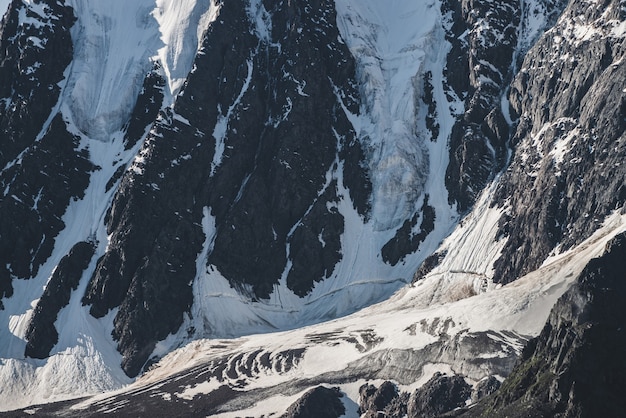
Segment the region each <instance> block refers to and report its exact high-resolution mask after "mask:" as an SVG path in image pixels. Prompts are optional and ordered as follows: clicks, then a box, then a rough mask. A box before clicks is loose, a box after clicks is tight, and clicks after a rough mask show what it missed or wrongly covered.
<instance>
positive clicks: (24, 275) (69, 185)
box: [0, 2, 93, 309]
mask: <svg viewBox="0 0 626 418" xmlns="http://www.w3.org/2000/svg"><path fill="white" fill-rule="evenodd" d="M38 3H45V4H47V2H38ZM26 9H27V7H26V5H24V4H22V3H20V2H13V4H12V5H11V7H10V8H9V11H8V12H7V14H6V15H5V16H4V20H3V21H2V25H0V44H1V45H2V47H1V48H0V143H1V144H2V145H1V146H0V167H1V168H2V170H1V171H0V189H1V190H2V194H1V195H0V238H1V239H0V299H1V298H4V297H10V296H12V295H13V285H12V281H13V279H15V278H20V279H29V278H31V277H33V276H34V275H36V274H37V272H38V270H39V268H40V266H41V265H42V264H43V263H44V262H45V261H46V260H47V258H48V257H49V256H50V255H51V253H52V250H53V246H54V240H55V237H56V235H57V234H58V233H59V231H61V229H63V228H64V226H65V225H64V223H63V222H62V221H61V217H62V216H63V214H64V212H65V209H66V207H67V205H68V204H69V202H70V199H71V198H72V197H74V198H76V197H80V196H81V195H82V193H83V192H84V190H85V188H86V187H87V185H88V181H89V174H88V173H89V172H90V171H91V170H92V169H93V167H92V166H91V164H90V163H89V162H88V161H87V155H86V152H84V151H78V150H77V146H78V142H77V139H76V138H74V137H73V136H72V135H70V134H69V133H68V132H67V130H66V129H65V125H64V122H63V121H62V120H61V118H60V116H57V117H55V118H54V119H53V120H52V123H50V125H49V126H46V125H45V124H46V121H47V120H48V119H49V118H51V117H53V116H54V112H53V107H54V105H55V104H56V102H57V100H58V98H59V94H60V92H61V87H60V86H59V83H61V82H62V80H63V72H64V71H65V68H66V67H67V66H68V65H69V63H70V62H71V59H72V40H71V37H70V33H69V30H70V27H71V26H72V25H73V23H74V20H75V18H74V15H73V13H72V9H71V8H69V7H66V6H64V5H62V3H57V2H50V4H47V9H46V10H47V13H45V14H44V15H39V14H35V13H31V12H28V11H26ZM20 13H25V14H26V16H27V17H28V18H30V20H29V22H30V23H28V24H24V25H18V23H19V15H20ZM40 42H41V43H40ZM42 44H43V45H42ZM44 46H45V47H44ZM42 130H43V131H42ZM40 134H41V137H40V140H39V141H38V142H37V138H38V136H39V135H40ZM20 155H21V160H20V161H19V163H17V162H16V161H15V160H16V158H18V156H20ZM2 308H3V303H2V301H1V300H0V309H2Z"/></svg>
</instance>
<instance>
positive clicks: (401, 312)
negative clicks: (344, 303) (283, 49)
mask: <svg viewBox="0 0 626 418" xmlns="http://www.w3.org/2000/svg"><path fill="white" fill-rule="evenodd" d="M483 201H485V200H483ZM495 218H496V217H495V216H494V211H493V210H491V209H488V208H487V207H486V206H484V205H483V206H480V207H479V209H478V210H477V211H476V212H474V213H473V214H472V215H471V216H470V219H469V220H468V222H467V223H466V224H464V225H463V226H461V227H460V228H458V229H457V231H456V232H455V233H454V234H453V235H452V236H451V237H450V238H449V239H448V240H446V243H445V244H444V246H445V245H448V244H452V243H453V241H455V242H458V243H459V245H458V248H457V253H456V254H455V255H454V256H452V257H448V258H446V259H445V260H444V262H443V263H442V265H440V266H439V267H438V268H437V269H435V270H433V272H432V273H431V274H429V275H427V277H426V278H425V279H424V280H422V281H420V282H418V283H417V284H416V285H415V286H407V287H405V288H403V289H402V290H401V291H399V292H398V293H396V294H395V295H394V296H393V297H392V298H390V299H389V300H387V301H385V302H382V303H380V304H377V305H373V306H370V307H368V308H366V309H363V310H362V311H360V312H357V313H355V314H353V315H350V316H347V317H344V318H340V319H336V320H333V321H329V322H326V323H323V324H317V325H313V326H309V327H304V328H300V329H297V330H293V331H286V332H280V333H270V334H259V335H250V336H247V337H242V338H237V339H230V340H225V339H220V340H215V339H214V340H196V341H193V342H191V343H189V344H187V345H185V346H184V347H182V348H180V349H178V350H175V351H173V352H171V353H170V354H168V355H167V356H165V357H164V358H163V359H162V360H161V361H160V362H159V363H158V364H157V365H156V367H154V368H153V369H151V370H150V371H149V372H148V373H146V374H145V375H144V376H142V377H141V378H140V379H138V380H137V381H136V382H135V383H133V384H132V385H130V386H129V387H128V388H125V389H123V390H122V391H119V392H116V394H118V395H119V394H123V393H124V392H126V391H128V392H131V391H140V390H144V389H146V388H148V387H150V386H151V385H154V384H157V383H159V382H164V381H167V380H168V379H169V378H171V377H172V376H173V375H174V374H176V373H179V372H181V371H183V370H182V369H181V365H185V367H188V368H192V367H195V366H198V365H202V364H207V363H209V362H210V361H211V360H217V359H220V358H223V357H224V356H228V357H229V358H231V359H232V361H235V359H236V358H238V359H239V360H238V361H241V362H242V363H245V362H246V361H247V360H246V358H247V356H248V355H249V354H251V353H254V352H258V351H259V350H261V351H262V352H267V353H270V358H272V357H273V354H275V353H279V352H281V351H283V350H288V349H295V348H305V349H306V351H305V354H304V357H303V358H302V359H301V360H300V361H299V362H296V363H295V364H294V365H293V368H291V369H290V370H289V371H287V372H284V371H280V370H276V369H271V370H269V369H264V370H263V369H262V371H260V372H258V373H253V375H252V376H244V374H240V375H238V376H237V377H236V378H232V379H230V380H229V379H228V378H227V379H226V381H219V380H218V379H216V378H214V377H211V378H207V380H206V381H204V382H202V383H199V384H197V385H195V386H191V387H186V388H184V389H183V390H181V392H178V393H176V394H174V396H177V397H180V398H183V399H188V398H189V397H190V396H193V395H194V394H199V393H207V394H208V393H211V392H212V391H213V390H215V389H217V388H218V387H219V386H221V385H224V384H229V383H232V384H233V385H235V384H241V383H242V381H245V385H246V386H245V387H246V389H255V388H270V387H273V386H276V385H279V384H287V383H289V382H293V381H298V380H305V379H308V378H314V377H315V376H320V375H322V374H324V373H333V372H338V371H345V372H346V373H345V375H347V376H350V375H353V374H354V373H351V369H350V367H351V363H353V362H355V361H358V360H359V359H362V358H364V357H365V356H367V355H371V354H372V352H375V353H378V357H379V358H381V359H384V360H382V361H383V362H384V364H389V365H390V367H395V366H394V364H395V363H394V362H398V361H400V362H401V361H402V355H401V354H394V353H398V350H416V349H420V348H423V347H425V346H426V345H428V344H430V343H432V342H434V341H437V340H438V339H439V338H440V337H441V333H442V332H443V333H445V334H447V335H449V336H454V335H459V334H461V333H464V332H468V331H469V332H481V331H489V330H491V331H496V332H498V331H512V332H514V333H516V334H518V335H526V336H536V335H538V334H539V332H540V331H541V329H542V328H543V326H544V324H545V321H546V320H547V317H548V315H549V312H550V310H551V308H552V307H553V305H554V303H555V302H556V300H557V299H558V298H559V297H560V296H561V295H562V294H563V293H564V292H565V291H566V290H567V289H568V287H569V285H570V284H571V283H572V282H573V281H574V280H576V278H577V276H578V275H579V274H580V272H581V271H582V269H583V268H584V267H585V265H586V264H587V263H588V261H589V260H590V259H591V258H594V257H598V256H600V255H602V254H603V252H604V248H605V245H606V243H607V242H608V241H609V240H610V239H611V238H612V237H614V236H615V235H616V234H618V233H620V232H623V231H625V230H626V215H619V214H618V213H616V214H614V215H612V216H610V217H609V218H607V220H606V221H605V223H604V226H603V227H602V228H601V229H599V230H598V231H597V232H596V233H595V234H594V235H593V236H592V237H590V238H589V239H587V240H586V241H584V242H583V243H582V244H581V245H579V246H577V247H576V248H574V249H572V250H570V251H567V252H565V253H563V254H560V255H557V256H553V257H551V258H550V259H548V260H546V262H545V263H544V264H543V265H542V267H541V268H539V269H538V270H536V271H534V272H532V273H530V274H528V275H526V276H524V277H522V278H520V279H519V280H517V281H515V282H513V283H510V284H508V285H505V286H501V287H491V288H490V289H488V291H486V292H482V293H479V294H478V295H475V296H471V295H469V294H465V295H459V294H458V293H456V292H455V289H457V288H459V287H462V286H463V285H464V284H465V283H471V282H472V281H473V280H474V276H473V275H472V274H469V273H464V272H455V271H454V269H456V268H457V267H465V268H467V267H471V268H472V269H481V268H483V269H484V266H483V267H481V266H480V265H478V264H474V265H472V263H473V261H472V260H473V259H475V258H476V257H485V258H486V259H491V258H493V257H494V254H495V252H497V251H494V248H495V247H494V246H485V245H478V246H477V244H479V242H478V241H477V240H480V242H484V241H483V239H484V238H486V237H481V232H480V229H481V227H483V226H484V227H488V228H490V226H489V225H490V224H492V223H493V220H494V219H495ZM490 234H491V231H487V234H486V235H487V236H489V235H490ZM459 240H460V241H459ZM496 246H497V245H496ZM483 264H485V265H486V263H483ZM436 319H439V320H440V323H441V324H443V323H444V322H445V321H446V320H451V322H450V323H451V324H452V325H451V326H450V327H447V328H444V327H439V328H437V329H435V330H434V331H432V332H431V331H427V330H424V328H421V327H420V326H419V324H421V323H422V321H426V323H428V324H433V323H434V321H435V320H436ZM416 324H417V325H418V326H417V327H413V330H414V332H409V331H408V330H409V329H410V328H411V326H415V325H416ZM363 330H368V332H370V333H371V334H372V335H375V336H376V337H377V338H379V341H378V343H377V345H376V346H375V348H374V349H373V351H366V352H363V351H361V350H358V349H357V347H356V344H355V343H354V342H350V341H348V340H347V338H345V337H356V338H357V339H358V338H359V336H360V335H362V334H361V333H362V332H363ZM315 335H333V336H334V337H333V338H329V339H328V340H324V338H322V339H321V340H319V341H316V342H314V341H312V338H311V336H315ZM342 337H344V338H342ZM502 343H503V344H504V345H508V346H510V347H514V348H515V349H516V350H521V348H522V346H523V343H522V342H521V341H520V340H516V339H515V338H513V337H511V338H510V339H508V340H507V339H506V338H505V339H503V340H502ZM240 354H243V357H237V356H239V355H240ZM497 356H498V353H497V352H494V353H484V356H483V357H484V358H490V357H497ZM365 367H367V366H365ZM374 367H375V366H374ZM400 367H406V365H405V364H402V365H400ZM465 370H466V365H465V359H464V358H455V359H454V360H453V361H452V363H451V364H437V363H429V364H426V365H425V366H424V367H423V368H422V369H421V376H422V377H421V378H419V379H418V380H417V381H415V382H413V383H411V384H408V385H407V384H401V385H400V388H401V389H402V390H414V389H415V388H417V387H419V386H421V385H422V384H424V383H425V382H426V381H427V380H428V379H429V378H430V377H431V376H432V374H433V373H434V372H437V371H439V372H443V373H453V372H457V373H459V372H463V371H465ZM359 371H361V372H362V371H363V370H362V369H359ZM354 372H356V371H354ZM476 373H477V372H476V371H474V374H475V376H473V378H472V379H469V381H470V383H475V382H477V381H478V380H480V378H481V376H479V375H477V374H476ZM484 373H485V375H486V374H488V373H489V372H488V371H487V370H486V371H484ZM222 377H224V376H222ZM363 383H366V382H365V381H362V380H355V381H353V382H349V383H342V384H338V385H333V386H339V387H340V389H341V391H342V392H343V394H344V403H346V405H347V406H348V411H352V413H351V414H350V415H347V416H357V415H356V414H355V409H356V408H354V405H355V404H357V403H358V398H359V395H358V388H359V387H360V385H362V384H363ZM370 383H377V382H370ZM378 383H380V382H378ZM270 393H271V392H270ZM303 393H304V391H302V392H300V393H298V394H296V395H289V396H285V395H283V394H282V393H280V391H278V392H275V393H274V395H272V396H268V397H266V398H264V399H263V400H260V401H259V402H257V403H256V404H255V405H253V406H246V407H245V409H243V410H237V411H234V410H224V411H223V412H222V413H220V414H218V415H217V416H220V417H235V416H263V415H264V416H271V414H272V413H276V414H277V415H280V414H281V413H283V412H284V411H285V410H286V409H287V408H288V407H289V405H290V404H291V403H293V402H294V401H295V400H296V399H297V398H298V397H299V396H300V395H302V394H303ZM107 396H110V394H108V395H107V394H104V395H102V396H98V397H95V398H92V399H90V400H86V401H85V402H83V403H81V404H79V405H77V406H76V407H74V408H75V409H78V410H80V409H81V408H85V407H87V406H89V405H91V404H93V403H95V402H98V401H101V400H102V399H104V398H106V397H107ZM163 396H165V397H167V396H168V394H167V393H165V392H164V393H163Z"/></svg>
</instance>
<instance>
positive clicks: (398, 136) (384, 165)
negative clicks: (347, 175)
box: [336, 0, 440, 230]
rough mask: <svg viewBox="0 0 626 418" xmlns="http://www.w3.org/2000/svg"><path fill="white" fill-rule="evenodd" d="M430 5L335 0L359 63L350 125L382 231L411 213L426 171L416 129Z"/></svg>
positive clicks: (432, 26) (432, 15)
mask: <svg viewBox="0 0 626 418" xmlns="http://www.w3.org/2000/svg"><path fill="white" fill-rule="evenodd" d="M434 6H435V1H434V0H428V1H425V2H406V1H399V0H394V1H389V2H378V1H371V0H370V1H359V2H350V1H346V0H337V1H336V7H337V24H338V27H339V30H340V32H341V35H342V37H343V38H344V40H345V41H346V43H347V44H348V47H349V48H350V51H351V52H352V54H353V55H354V57H355V59H356V60H357V65H358V72H359V74H358V77H359V82H360V84H361V85H360V89H361V94H362V98H363V101H364V104H363V109H361V113H362V116H361V120H360V124H361V126H355V129H356V131H357V134H358V135H359V138H360V139H361V141H363V143H364V149H365V150H366V153H367V154H368V159H369V168H370V172H371V173H372V186H373V198H372V217H373V220H374V222H375V226H376V228H377V229H379V230H386V229H392V228H395V227H397V226H398V225H399V224H400V223H401V222H402V221H403V220H405V219H407V217H408V216H409V215H410V214H411V213H412V212H413V211H414V210H415V207H416V206H417V201H418V199H419V197H420V196H421V195H422V193H423V191H424V185H425V182H426V179H427V174H428V171H429V168H428V166H429V156H428V150H427V148H426V146H425V145H424V138H421V137H420V135H419V133H418V131H417V120H416V119H417V114H418V108H417V107H418V105H417V103H418V102H417V100H418V98H419V96H420V92H419V90H420V89H421V78H422V77H423V71H424V60H425V57H426V56H427V55H429V54H434V53H435V52H434V51H432V52H431V51H430V49H431V47H430V45H429V44H430V43H431V40H432V39H433V37H434V31H435V30H436V27H437V23H438V22H440V11H439V9H438V8H437V7H434Z"/></svg>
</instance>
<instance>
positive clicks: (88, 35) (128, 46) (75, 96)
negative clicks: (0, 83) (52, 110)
mask: <svg viewBox="0 0 626 418" xmlns="http://www.w3.org/2000/svg"><path fill="white" fill-rule="evenodd" d="M67 3H68V5H70V6H72V7H73V8H74V13H75V15H76V16H77V18H78V20H77V22H76V23H75V24H74V26H73V27H72V29H71V34H72V41H73V44H74V60H73V62H72V65H71V71H70V74H69V78H68V86H67V89H66V95H67V101H68V102H69V103H70V110H71V112H72V115H73V119H74V120H75V121H76V124H77V126H78V127H79V129H80V130H81V131H82V132H83V133H85V134H86V135H87V136H90V137H92V138H95V139H98V140H101V141H105V142H106V141H109V140H110V137H111V134H112V133H114V132H116V131H118V130H119V129H121V128H122V126H123V125H124V124H125V123H126V122H127V121H128V118H129V116H130V114H131V112H132V110H133V107H134V106H135V103H136V101H137V96H138V95H139V92H140V91H141V87H142V84H143V80H144V77H145V75H146V73H147V72H148V71H150V70H151V69H152V68H153V66H154V62H155V61H159V62H160V64H161V65H162V67H163V69H164V73H165V76H166V79H167V80H168V86H169V91H167V92H166V93H169V95H168V96H169V98H170V100H171V99H172V98H173V97H174V96H175V95H176V94H177V93H178V91H179V89H180V88H181V86H182V83H183V81H184V79H185V78H186V76H187V74H189V71H191V67H192V64H193V59H194V57H195V55H196V53H197V50H198V39H199V34H201V33H202V31H203V30H204V29H205V28H206V26H203V25H208V23H209V22H210V21H211V20H212V19H215V17H216V16H217V6H215V3H214V2H213V1H211V0H197V1H195V0H187V1H177V0H156V1H155V0H136V1H132V2H128V1H125V0H108V1H90V0H68V2H67Z"/></svg>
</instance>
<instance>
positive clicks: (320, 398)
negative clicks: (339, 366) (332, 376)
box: [282, 386, 346, 418]
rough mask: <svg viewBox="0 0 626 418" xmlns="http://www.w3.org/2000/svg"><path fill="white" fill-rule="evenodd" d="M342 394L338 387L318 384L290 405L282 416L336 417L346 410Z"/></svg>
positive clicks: (306, 417)
mask: <svg viewBox="0 0 626 418" xmlns="http://www.w3.org/2000/svg"><path fill="white" fill-rule="evenodd" d="M342 396H343V395H342V394H341V392H339V388H332V389H329V388H326V387H324V386H318V387H316V388H314V389H311V390H310V391H308V392H307V393H305V394H304V395H303V396H302V397H301V398H300V399H298V400H297V401H296V402H295V403H294V404H293V405H291V406H290V407H289V409H287V412H286V413H285V414H284V415H282V418H318V417H319V418H322V417H323V418H338V417H340V416H343V415H344V414H345V412H346V408H345V407H344V406H343V403H342V402H341V397H342Z"/></svg>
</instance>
